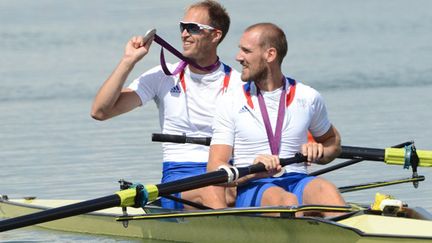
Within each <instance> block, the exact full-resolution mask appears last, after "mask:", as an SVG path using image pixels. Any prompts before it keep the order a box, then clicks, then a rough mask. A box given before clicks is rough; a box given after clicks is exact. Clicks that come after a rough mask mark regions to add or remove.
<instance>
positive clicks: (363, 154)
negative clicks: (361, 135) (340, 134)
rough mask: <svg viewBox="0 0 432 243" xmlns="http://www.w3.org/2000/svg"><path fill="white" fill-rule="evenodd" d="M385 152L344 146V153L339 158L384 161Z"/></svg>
mask: <svg viewBox="0 0 432 243" xmlns="http://www.w3.org/2000/svg"><path fill="white" fill-rule="evenodd" d="M384 157H385V150H384V149H376V148H364V147H352V146H342V153H341V154H340V155H339V156H338V158H342V159H356V158H362V159H364V160H372V161H384Z"/></svg>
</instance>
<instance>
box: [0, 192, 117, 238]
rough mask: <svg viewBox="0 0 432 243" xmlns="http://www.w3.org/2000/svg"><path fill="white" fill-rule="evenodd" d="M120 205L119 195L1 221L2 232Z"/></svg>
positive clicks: (0, 229)
mask: <svg viewBox="0 0 432 243" xmlns="http://www.w3.org/2000/svg"><path fill="white" fill-rule="evenodd" d="M119 205H120V197H119V196H118V195H117V194H114V195H110V196H106V197H101V198H97V199H93V200H89V201H84V202H81V203H76V204H71V205H67V206H63V207H59V208H53V209H48V210H44V211H41V212H38V213H34V214H29V215H24V216H20V217H16V218H11V219H5V220H1V221H0V232H3V231H7V230H12V229H17V228H21V227H26V226H30V225H35V224H40V223H45V222H48V221H52V220H57V219H62V218H66V217H71V216H75V215H79V214H84V213H89V212H93V211H97V210H101V209H105V208H111V207H114V206H119Z"/></svg>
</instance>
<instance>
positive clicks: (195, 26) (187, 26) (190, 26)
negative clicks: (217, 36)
mask: <svg viewBox="0 0 432 243" xmlns="http://www.w3.org/2000/svg"><path fill="white" fill-rule="evenodd" d="M203 29H206V30H214V29H215V28H213V27H211V26H210V25H205V24H199V23H195V22H183V21H180V32H181V33H183V31H184V30H186V31H187V32H188V33H189V34H191V35H193V34H199V33H200V31H201V30H203Z"/></svg>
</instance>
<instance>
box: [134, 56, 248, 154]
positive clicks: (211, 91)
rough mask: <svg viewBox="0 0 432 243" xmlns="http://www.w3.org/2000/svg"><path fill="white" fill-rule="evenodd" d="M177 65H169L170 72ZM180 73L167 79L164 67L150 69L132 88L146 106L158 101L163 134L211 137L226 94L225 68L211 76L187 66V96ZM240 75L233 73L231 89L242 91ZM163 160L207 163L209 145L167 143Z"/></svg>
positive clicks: (164, 145) (185, 72) (221, 67)
mask: <svg viewBox="0 0 432 243" xmlns="http://www.w3.org/2000/svg"><path fill="white" fill-rule="evenodd" d="M177 65H178V63H176V64H167V67H168V68H169V69H170V70H174V69H175V68H176V67H177ZM179 76H180V75H179V74H177V75H174V76H167V75H165V73H164V72H163V70H162V68H161V66H157V67H155V68H152V69H150V70H149V71H147V72H145V73H144V74H142V75H141V76H140V77H138V78H137V79H135V80H134V81H133V82H132V83H131V84H130V85H129V88H130V89H132V90H134V91H135V92H136V93H137V94H138V96H139V97H140V98H141V101H142V103H143V104H146V103H147V102H148V101H150V100H154V101H155V103H156V105H157V107H158V109H159V122H160V126H161V130H162V133H166V134H175V135H183V134H186V135H187V136H191V137H211V136H212V129H211V124H212V121H213V116H214V113H215V110H216V103H217V102H216V100H217V99H219V97H220V96H222V94H224V92H223V91H222V88H223V81H224V78H225V72H224V65H220V67H219V68H218V69H217V70H216V71H214V72H212V73H209V74H196V73H192V72H191V71H190V70H189V67H186V68H185V70H184V80H185V84H186V95H185V92H184V90H183V88H182V85H181V84H180V80H179ZM241 85H242V81H241V79H240V74H239V73H238V72H237V71H235V70H232V72H231V75H230V81H229V85H228V89H227V91H226V93H225V94H227V93H229V92H231V90H232V89H234V88H235V87H237V88H241ZM162 149H163V161H166V162H207V160H208V150H209V148H208V146H203V145H196V144H176V143H163V144H162Z"/></svg>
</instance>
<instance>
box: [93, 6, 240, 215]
mask: <svg viewBox="0 0 432 243" xmlns="http://www.w3.org/2000/svg"><path fill="white" fill-rule="evenodd" d="M229 25H230V18H229V15H228V13H227V12H226V10H225V8H224V7H223V6H222V5H220V4H219V3H217V2H216V1H212V0H206V1H202V2H198V3H195V4H193V5H191V6H189V7H188V8H187V9H186V12H185V15H184V17H183V20H182V21H181V22H180V31H181V39H182V43H183V52H182V54H183V56H184V57H185V60H186V61H181V62H179V63H176V64H169V63H165V62H164V58H163V56H161V65H160V66H157V67H154V68H152V69H150V70H149V71H147V72H145V73H143V74H142V75H141V76H139V77H138V78H136V79H135V80H133V82H132V83H131V84H130V85H129V86H128V87H126V88H124V87H123V86H124V84H125V82H126V80H127V78H128V75H129V73H130V72H131V71H132V69H133V68H134V66H135V64H136V63H137V62H138V61H140V60H141V59H142V58H143V57H144V56H145V55H146V54H147V53H148V51H149V48H150V45H151V43H152V41H153V38H150V39H149V40H145V39H144V37H142V36H136V37H133V38H132V39H130V40H129V42H128V43H127V44H126V48H125V52H124V55H123V58H122V59H121V61H120V63H119V64H118V66H117V67H116V68H115V70H114V71H113V73H112V74H111V76H110V77H109V78H108V79H107V80H106V81H105V83H104V84H103V85H102V87H101V88H100V90H99V92H98V93H97V95H96V97H95V100H94V102H93V107H92V112H91V115H92V117H93V118H94V119H96V120H106V119H109V118H111V117H114V116H117V115H120V114H123V113H126V112H129V111H131V110H133V109H135V108H137V107H139V106H142V105H144V104H146V103H147V102H149V101H151V100H153V101H155V102H156V104H157V107H158V109H159V121H160V125H161V129H162V133H167V134H178V135H182V134H186V135H187V136H192V137H211V135H212V129H211V124H212V120H213V113H214V111H215V110H216V103H217V102H216V101H217V100H218V99H219V98H220V97H221V96H223V95H224V94H225V93H227V92H231V90H232V89H234V88H236V87H239V88H241V85H242V82H241V79H240V74H239V73H238V72H237V71H235V70H233V69H232V68H230V67H229V66H228V65H226V64H224V63H222V62H221V61H220V60H219V58H218V55H217V47H218V45H219V44H220V42H221V41H222V40H223V39H224V37H225V35H226V34H227V32H228V29H229ZM157 37H158V36H155V37H154V40H155V41H158V40H157V39H156V38H157ZM159 40H160V39H159ZM158 43H159V42H158ZM171 72H172V73H171ZM162 148H163V161H164V162H163V177H162V183H165V182H169V181H173V180H178V179H181V178H185V177H189V176H193V175H197V174H202V173H205V172H206V164H207V160H208V150H209V148H208V146H204V145H196V144H175V143H163V145H162ZM206 190H207V192H209V191H208V190H211V189H208V188H201V189H197V190H192V191H187V192H183V193H181V195H180V194H178V195H175V196H177V197H181V198H182V199H186V200H189V201H194V202H198V203H200V202H201V201H202V195H203V193H204V192H205V191H206ZM208 195H210V196H211V195H212V193H209V194H208ZM162 206H163V207H165V208H175V209H181V208H183V207H184V206H183V204H182V203H179V202H176V201H172V200H169V199H166V198H162Z"/></svg>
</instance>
